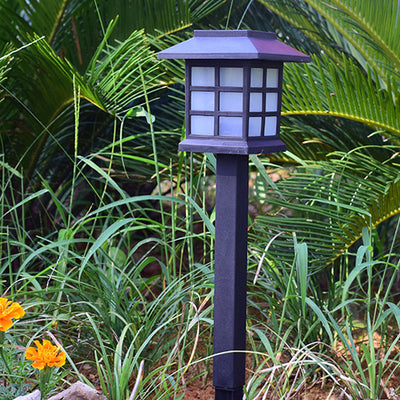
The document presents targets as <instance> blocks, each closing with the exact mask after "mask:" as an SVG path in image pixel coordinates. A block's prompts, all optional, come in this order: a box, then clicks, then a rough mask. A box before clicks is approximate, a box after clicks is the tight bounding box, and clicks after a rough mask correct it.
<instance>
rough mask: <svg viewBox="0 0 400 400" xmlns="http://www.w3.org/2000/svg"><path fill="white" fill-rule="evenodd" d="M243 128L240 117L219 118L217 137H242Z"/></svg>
mask: <svg viewBox="0 0 400 400" xmlns="http://www.w3.org/2000/svg"><path fill="white" fill-rule="evenodd" d="M242 132H243V126H242V118H241V117H220V118H219V136H242Z"/></svg>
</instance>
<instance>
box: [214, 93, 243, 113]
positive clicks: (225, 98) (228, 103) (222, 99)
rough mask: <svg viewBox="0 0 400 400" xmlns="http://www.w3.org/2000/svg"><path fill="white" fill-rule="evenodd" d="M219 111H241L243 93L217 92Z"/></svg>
mask: <svg viewBox="0 0 400 400" xmlns="http://www.w3.org/2000/svg"><path fill="white" fill-rule="evenodd" d="M219 109H220V111H238V112H242V111H243V93H232V92H221V93H220V94H219Z"/></svg>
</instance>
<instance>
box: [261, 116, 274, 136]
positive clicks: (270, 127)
mask: <svg viewBox="0 0 400 400" xmlns="http://www.w3.org/2000/svg"><path fill="white" fill-rule="evenodd" d="M275 135H276V117H266V118H265V128H264V136H275Z"/></svg>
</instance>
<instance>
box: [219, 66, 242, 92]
mask: <svg viewBox="0 0 400 400" xmlns="http://www.w3.org/2000/svg"><path fill="white" fill-rule="evenodd" d="M219 73H220V77H219V80H220V85H221V86H234V87H243V68H225V67H222V68H221V69H220V72H219Z"/></svg>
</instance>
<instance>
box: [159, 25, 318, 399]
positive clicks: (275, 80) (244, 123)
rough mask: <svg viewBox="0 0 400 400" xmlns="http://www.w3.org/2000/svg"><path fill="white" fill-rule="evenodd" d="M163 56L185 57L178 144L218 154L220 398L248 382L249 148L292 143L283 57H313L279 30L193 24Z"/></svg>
mask: <svg viewBox="0 0 400 400" xmlns="http://www.w3.org/2000/svg"><path fill="white" fill-rule="evenodd" d="M158 56H159V58H168V59H184V60H185V81H186V82H185V88H186V89H185V92H186V139H185V140H183V141H182V142H181V143H180V144H179V150H181V151H189V152H210V153H215V154H216V159H217V193H216V206H215V207H216V221H215V286H214V355H215V356H214V371H213V382H214V386H215V399H216V400H239V399H240V400H241V399H242V397H243V385H244V384H245V350H246V276H247V216H248V155H249V154H257V153H276V152H281V151H284V150H285V149H286V147H285V144H284V143H283V142H282V141H281V140H280V138H279V126H280V115H281V99H282V75H283V63H284V62H309V61H310V57H308V56H307V55H305V54H303V53H300V52H299V51H297V50H295V49H293V48H291V47H289V46H287V45H286V44H284V43H282V42H280V41H279V40H277V38H276V34H275V33H271V32H259V31H247V30H237V31H236V30H233V31H229V30H225V31H219V30H216V31H194V37H193V38H192V39H189V40H187V41H185V42H182V43H179V44H177V45H175V46H173V47H170V48H168V49H166V50H163V51H161V52H160V53H159V55H158Z"/></svg>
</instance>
